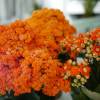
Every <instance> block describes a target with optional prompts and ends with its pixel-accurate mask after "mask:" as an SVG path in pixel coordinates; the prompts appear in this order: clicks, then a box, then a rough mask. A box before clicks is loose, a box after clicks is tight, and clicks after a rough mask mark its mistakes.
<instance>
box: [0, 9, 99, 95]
mask: <svg viewBox="0 0 100 100" xmlns="http://www.w3.org/2000/svg"><path fill="white" fill-rule="evenodd" d="M75 31H76V30H75V28H74V27H73V26H71V25H70V24H69V22H68V21H67V20H65V17H64V16H63V14H62V12H60V11H59V10H54V9H42V10H38V11H36V12H34V13H33V15H32V17H30V18H29V19H25V20H18V21H15V22H14V23H11V24H9V25H1V26H0V81H1V82H0V94H2V95H5V94H6V93H7V92H10V91H13V92H14V95H20V94H23V93H30V92H31V91H32V90H35V91H42V92H43V93H44V94H46V95H48V96H55V95H56V94H57V93H59V92H60V91H65V92H68V91H70V90H71V86H73V87H79V86H82V85H84V84H85V83H86V81H87V79H88V78H89V76H90V70H91V69H90V67H89V65H88V62H89V61H90V53H92V55H93V56H92V57H94V58H96V59H97V60H98V59H99V54H100V52H99V45H97V44H98V42H99V39H98V38H99V37H100V34H99V33H100V29H96V30H94V31H92V32H90V33H87V34H86V35H85V34H84V35H83V34H82V35H78V36H75V35H74V34H73V33H74V32H75ZM93 41H95V42H93ZM87 48H89V50H90V53H89V50H88V49H87ZM81 52H82V53H84V52H85V57H84V59H81V58H80V59H79V58H78V57H79V56H78V55H79V54H80V53H81ZM67 53H68V54H67ZM87 53H89V56H87ZM67 55H69V57H68V58H67V59H66V58H65V57H67ZM60 57H61V58H60ZM63 58H65V59H64V60H65V61H64V62H62V60H63ZM77 59H78V60H77Z"/></svg>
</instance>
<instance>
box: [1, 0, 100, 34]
mask: <svg viewBox="0 0 100 100" xmlns="http://www.w3.org/2000/svg"><path fill="white" fill-rule="evenodd" d="M45 7H48V8H57V9H60V10H61V11H63V13H64V15H65V17H66V19H69V21H70V23H72V24H74V25H75V26H76V28H77V30H78V32H86V31H88V30H90V29H91V28H95V27H100V0H0V24H7V23H9V22H12V21H14V20H16V19H22V18H27V17H28V16H30V15H31V13H32V11H34V10H36V9H41V8H45Z"/></svg>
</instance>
